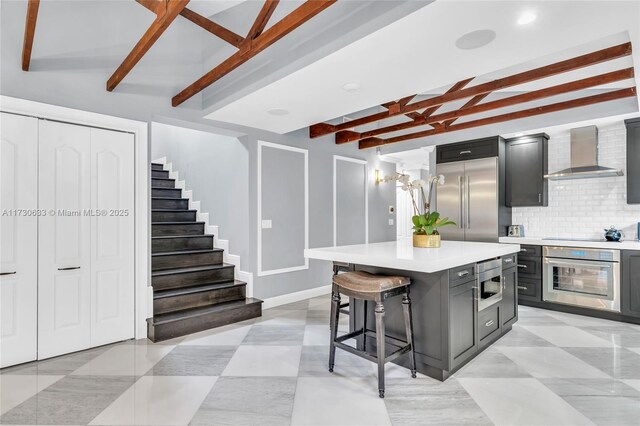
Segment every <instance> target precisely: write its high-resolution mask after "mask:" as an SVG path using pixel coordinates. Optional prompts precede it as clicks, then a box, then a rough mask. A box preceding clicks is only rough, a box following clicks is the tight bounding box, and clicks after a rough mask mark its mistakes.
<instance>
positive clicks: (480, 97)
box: [442, 92, 491, 127]
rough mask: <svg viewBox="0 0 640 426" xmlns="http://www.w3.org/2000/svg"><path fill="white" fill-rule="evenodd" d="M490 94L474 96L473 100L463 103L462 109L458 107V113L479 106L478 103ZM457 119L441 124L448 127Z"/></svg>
mask: <svg viewBox="0 0 640 426" xmlns="http://www.w3.org/2000/svg"><path fill="white" fill-rule="evenodd" d="M490 94H491V92H489V93H483V94H481V95H475V96H474V97H473V98H471V99H469V101H468V102H467V103H465V104H464V105H462V107H460V111H464V110H467V109H469V108H471V107H472V106H475V105H477V104H479V103H480V102H482V100H483V99H484V98H486V97H487V96H489V95H490ZM457 119H458V117H455V118H452V119H450V120H447V121H445V122H443V123H442V124H443V125H444V126H445V127H449V126H450V125H451V124H452V123H453V122H454V121H456V120H457Z"/></svg>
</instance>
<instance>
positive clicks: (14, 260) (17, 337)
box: [0, 113, 38, 367]
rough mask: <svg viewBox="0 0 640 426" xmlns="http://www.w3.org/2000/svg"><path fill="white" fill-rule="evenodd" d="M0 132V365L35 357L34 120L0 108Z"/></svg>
mask: <svg viewBox="0 0 640 426" xmlns="http://www.w3.org/2000/svg"><path fill="white" fill-rule="evenodd" d="M0 136H1V141H0V172H1V173H0V175H1V176H0V214H1V216H0V234H1V236H0V273H1V275H0V367H6V366H9V365H14V364H19V363H22V362H27V361H32V360H34V359H36V357H37V343H38V335H37V331H38V328H37V326H38V323H37V321H38V311H37V309H38V300H37V298H38V274H37V270H38V269H37V268H38V263H37V262H38V234H37V231H38V227H37V225H38V219H37V216H36V215H35V211H36V209H37V208H38V120H37V119H35V118H32V117H23V116H19V115H14V114H6V113H1V114H0ZM14 210H23V212H22V214H20V213H19V212H15V211H14ZM16 213H18V214H20V216H16ZM30 213H33V214H30Z"/></svg>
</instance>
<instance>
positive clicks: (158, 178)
mask: <svg viewBox="0 0 640 426" xmlns="http://www.w3.org/2000/svg"><path fill="white" fill-rule="evenodd" d="M163 171H164V170H156V172H163ZM151 179H156V180H175V179H174V178H168V177H166V178H165V177H152V178H151Z"/></svg>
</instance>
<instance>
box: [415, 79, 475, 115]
mask: <svg viewBox="0 0 640 426" xmlns="http://www.w3.org/2000/svg"><path fill="white" fill-rule="evenodd" d="M473 79H474V77H472V78H467V79H466V80H460V81H459V82H457V83H456V84H454V85H453V86H451V87H450V88H449V90H447V91H446V92H445V94H449V93H455V92H459V91H460V90H462V89H464V87H465V86H466V85H467V84H469V83H471V80H473ZM441 106H442V104H440V105H435V106H432V107H429V108H427V109H425V110H424V111H422V114H420V118H427V117H430V116H432V115H433V114H434V113H435V112H436V111H438V110H439V109H440V107H441Z"/></svg>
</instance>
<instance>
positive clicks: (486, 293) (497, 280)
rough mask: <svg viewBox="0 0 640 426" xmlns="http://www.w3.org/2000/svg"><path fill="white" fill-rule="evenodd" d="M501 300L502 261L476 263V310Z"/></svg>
mask: <svg viewBox="0 0 640 426" xmlns="http://www.w3.org/2000/svg"><path fill="white" fill-rule="evenodd" d="M501 300H502V261H501V260H500V259H495V260H489V261H486V262H482V263H478V311H482V310H484V309H486V308H488V307H489V306H492V305H493V304H495V303H498V302H499V301H501Z"/></svg>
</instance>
